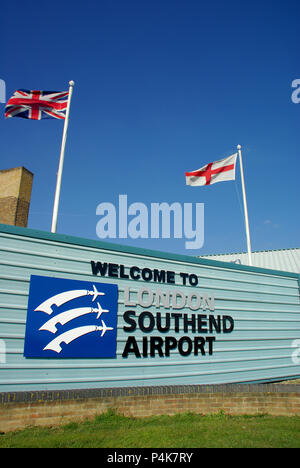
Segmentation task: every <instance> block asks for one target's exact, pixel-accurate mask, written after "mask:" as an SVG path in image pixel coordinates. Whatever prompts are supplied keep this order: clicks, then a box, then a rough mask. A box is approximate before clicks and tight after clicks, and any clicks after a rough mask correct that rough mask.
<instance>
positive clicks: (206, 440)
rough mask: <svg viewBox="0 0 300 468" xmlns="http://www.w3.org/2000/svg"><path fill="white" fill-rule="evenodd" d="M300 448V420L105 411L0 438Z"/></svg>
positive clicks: (30, 443)
mask: <svg viewBox="0 0 300 468" xmlns="http://www.w3.org/2000/svg"><path fill="white" fill-rule="evenodd" d="M5 447H15V448H18V447H34V448H46V447H51V448H59V447H61V448H67V447H68V448H72V447H73V448H84V447H86V448H88V447H102V448H148V447H149V448H202V447H206V448H213V447H219V448H223V447H224V448H225V447H226V448H234V447H237V448H243V447H247V448H258V447H261V448H300V417H298V416H294V417H272V416H267V415H260V416H228V415H225V414H223V413H218V414H214V415H206V416H202V415H198V414H192V413H184V414H177V415H175V416H157V417H150V418H129V417H125V416H121V415H118V414H115V413H114V412H113V411H109V412H107V413H105V414H102V415H99V416H96V417H95V418H94V419H93V420H86V421H84V422H80V423H75V422H72V423H69V424H66V425H62V426H59V427H45V428H41V427H32V428H27V429H24V430H22V431H14V432H8V433H6V434H2V435H0V448H5Z"/></svg>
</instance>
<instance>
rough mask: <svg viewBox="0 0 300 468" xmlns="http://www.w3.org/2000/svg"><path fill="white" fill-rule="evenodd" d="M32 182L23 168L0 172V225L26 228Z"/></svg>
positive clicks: (29, 173)
mask: <svg viewBox="0 0 300 468" xmlns="http://www.w3.org/2000/svg"><path fill="white" fill-rule="evenodd" d="M32 180H33V174H32V172H30V171H28V170H27V169H25V167H15V168H13V169H3V170H0V223H3V224H11V225H13V226H22V227H27V222H28V212H29V206H30V198H31V189H32Z"/></svg>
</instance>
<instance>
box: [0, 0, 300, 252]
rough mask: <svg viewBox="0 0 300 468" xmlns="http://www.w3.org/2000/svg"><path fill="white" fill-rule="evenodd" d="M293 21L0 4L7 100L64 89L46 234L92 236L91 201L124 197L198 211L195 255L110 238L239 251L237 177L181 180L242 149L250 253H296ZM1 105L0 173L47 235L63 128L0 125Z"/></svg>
mask: <svg viewBox="0 0 300 468" xmlns="http://www.w3.org/2000/svg"><path fill="white" fill-rule="evenodd" d="M299 14H300V4H299V0H287V1H283V0H281V1H278V0H272V1H264V2H261V1H258V0H252V1H251V2H250V1H248V2H241V1H232V0H228V1H220V0H217V1H214V2H203V1H201V0H100V1H96V0H94V1H90V0H86V1H84V2H73V1H72V2H69V1H57V0H53V1H52V2H50V3H46V2H40V1H39V2H37V1H28V2H21V1H15V0H11V1H10V2H5V3H4V4H3V5H2V7H1V20H0V22H1V24H0V29H1V32H0V35H1V72H0V73H1V74H0V78H2V79H3V80H5V82H6V93H7V99H8V98H9V97H10V96H11V95H12V94H13V92H14V91H15V90H16V89H18V88H25V89H40V90H58V91H61V90H66V89H67V88H68V82H69V80H71V79H72V80H74V81H75V87H74V92H73V98H72V105H71V113H70V124H69V132H68V140H67V146H66V154H65V165H64V172H63V180H62V191H61V201H60V208H59V218H58V228H57V232H58V233H63V234H70V235H75V236H80V237H86V238H90V239H97V236H96V224H97V221H98V220H99V217H98V216H96V207H97V205H98V204H99V203H101V202H111V203H114V204H115V205H116V206H117V201H118V195H119V194H127V195H128V202H129V203H133V202H136V201H138V202H143V203H144V204H146V205H147V206H148V207H150V203H151V202H163V201H165V202H168V203H170V204H171V203H172V202H175V201H177V202H180V203H184V202H192V203H196V202H198V203H204V205H205V242H204V246H203V248H202V249H201V250H199V251H192V250H186V249H185V245H184V241H185V240H184V239H170V240H166V239H158V240H153V239H136V240H132V239H128V240H122V241H121V240H119V239H115V241H114V242H117V243H125V244H128V245H135V246H138V247H145V248H150V249H155V250H163V251H169V252H177V253H184V254H187V255H205V254H210V253H224V252H239V251H245V250H246V239H245V229H244V224H243V223H244V221H243V215H242V213H241V206H240V201H241V199H242V198H241V197H242V194H241V183H240V173H239V170H238V171H237V181H236V182H224V183H219V184H215V185H212V186H210V187H203V188H200V187H199V188H198V187H197V188H196V187H188V186H186V185H185V176H184V172H185V171H191V170H195V169H198V168H200V167H201V166H203V165H205V164H207V163H209V162H211V161H214V160H218V159H221V158H223V157H226V156H228V155H230V154H232V153H233V152H235V150H236V145H237V144H241V145H242V147H243V158H244V171H245V182H246V191H247V198H248V210H249V221H250V233H251V241H252V248H253V250H264V249H281V248H290V247H299V246H300V242H299V231H300V220H299V186H300V184H299V172H300V133H299V130H300V104H298V105H296V104H294V103H293V102H292V100H291V93H292V88H291V83H292V81H293V80H294V79H297V78H300V62H299V58H300V57H299V36H300V30H299ZM0 106H1V111H2V117H1V120H0V125H1V145H2V151H1V165H0V166H1V167H0V169H7V168H10V167H17V166H25V167H26V168H27V169H29V170H30V171H32V172H33V173H34V184H33V191H32V203H31V208H30V216H29V226H28V227H29V228H33V229H41V230H44V231H50V227H51V217H52V208H53V200H54V192H55V184H56V172H57V168H58V160H59V151H60V144H61V137H62V129H63V123H62V122H61V121H57V120H42V121H30V120H24V119H17V118H12V119H7V120H5V119H4V117H3V111H4V104H0ZM238 195H239V197H238ZM239 199H240V201H239Z"/></svg>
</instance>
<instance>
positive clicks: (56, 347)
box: [43, 320, 113, 353]
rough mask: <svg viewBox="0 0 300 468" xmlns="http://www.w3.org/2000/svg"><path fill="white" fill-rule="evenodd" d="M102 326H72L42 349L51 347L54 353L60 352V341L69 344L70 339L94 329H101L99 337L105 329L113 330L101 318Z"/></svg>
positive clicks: (72, 339)
mask: <svg viewBox="0 0 300 468" xmlns="http://www.w3.org/2000/svg"><path fill="white" fill-rule="evenodd" d="M101 322H102V326H101V325H100V326H97V325H86V326H84V327H78V328H73V329H72V330H68V331H66V332H65V333H62V334H61V335H59V336H57V337H56V338H54V340H52V341H50V343H48V344H47V345H46V346H45V348H44V349H43V350H46V349H51V350H52V351H55V352H56V353H60V352H61V350H62V347H61V346H60V345H61V343H66V344H69V343H71V342H72V341H74V340H76V339H77V338H80V336H83V335H87V334H88V333H92V332H94V331H101V332H102V333H101V337H102V336H103V335H104V334H105V333H106V332H107V330H113V328H112V327H107V326H106V325H105V323H104V322H103V320H101Z"/></svg>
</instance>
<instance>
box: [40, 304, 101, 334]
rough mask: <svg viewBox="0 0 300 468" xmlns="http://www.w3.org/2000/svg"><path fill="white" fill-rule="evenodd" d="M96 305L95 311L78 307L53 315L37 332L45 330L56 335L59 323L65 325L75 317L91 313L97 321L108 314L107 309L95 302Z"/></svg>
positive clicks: (90, 308)
mask: <svg viewBox="0 0 300 468" xmlns="http://www.w3.org/2000/svg"><path fill="white" fill-rule="evenodd" d="M97 305H98V308H96V309H94V308H93V307H80V308H78V309H71V310H67V311H65V312H62V313H61V314H58V315H55V317H52V318H51V319H50V320H48V321H47V322H45V323H44V324H43V325H42V326H41V327H40V328H39V330H47V331H49V332H51V333H56V332H57V328H56V324H57V323H60V324H61V325H65V324H66V323H68V322H70V321H71V320H73V319H75V318H77V317H81V316H82V315H86V314H91V313H96V314H97V317H96V318H97V319H98V318H99V317H100V315H101V314H102V313H103V312H109V310H108V309H102V307H101V305H100V304H99V302H97Z"/></svg>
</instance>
